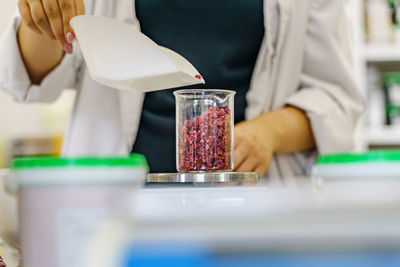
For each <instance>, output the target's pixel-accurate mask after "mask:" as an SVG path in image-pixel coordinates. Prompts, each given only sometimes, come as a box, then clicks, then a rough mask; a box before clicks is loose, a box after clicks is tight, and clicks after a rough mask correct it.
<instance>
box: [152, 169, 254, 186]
mask: <svg viewBox="0 0 400 267" xmlns="http://www.w3.org/2000/svg"><path fill="white" fill-rule="evenodd" d="M260 180H261V176H260V174H259V173H257V172H188V173H150V174H148V175H147V183H156V184H177V185H178V184H197V185H198V184H207V185H208V184H214V183H227V184H231V183H235V184H246V183H257V182H259V181H260Z"/></svg>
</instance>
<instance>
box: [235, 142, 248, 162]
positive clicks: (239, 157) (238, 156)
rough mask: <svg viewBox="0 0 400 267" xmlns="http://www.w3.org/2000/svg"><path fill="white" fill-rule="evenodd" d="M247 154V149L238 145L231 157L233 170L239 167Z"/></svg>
mask: <svg viewBox="0 0 400 267" xmlns="http://www.w3.org/2000/svg"><path fill="white" fill-rule="evenodd" d="M248 154H249V149H248V148H247V147H246V146H245V145H243V143H241V144H239V145H238V147H237V148H235V150H234V155H233V164H234V166H235V168H237V167H239V166H240V165H241V164H242V163H243V162H244V161H245V159H246V158H247V156H248Z"/></svg>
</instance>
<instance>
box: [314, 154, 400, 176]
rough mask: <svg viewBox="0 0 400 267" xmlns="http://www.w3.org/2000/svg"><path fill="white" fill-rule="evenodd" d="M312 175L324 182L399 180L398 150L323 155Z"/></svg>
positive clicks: (399, 160) (399, 161)
mask: <svg viewBox="0 0 400 267" xmlns="http://www.w3.org/2000/svg"><path fill="white" fill-rule="evenodd" d="M312 174H313V177H315V178H317V179H318V178H323V179H325V180H343V179H347V180H349V179H379V180H384V179H400V150H395V149H390V150H389V149H388V150H371V151H369V152H366V153H354V154H352V153H348V154H346V153H343V154H333V155H323V156H320V157H319V158H318V160H317V164H316V165H315V166H314V168H313V172H312Z"/></svg>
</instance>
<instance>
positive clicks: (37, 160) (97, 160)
mask: <svg viewBox="0 0 400 267" xmlns="http://www.w3.org/2000/svg"><path fill="white" fill-rule="evenodd" d="M66 167H144V168H148V165H147V161H146V158H145V156H143V155H141V154H131V155H130V156H129V157H74V158H68V157H27V158H17V159H14V160H13V162H12V165H11V169H13V170H20V169H32V168H66Z"/></svg>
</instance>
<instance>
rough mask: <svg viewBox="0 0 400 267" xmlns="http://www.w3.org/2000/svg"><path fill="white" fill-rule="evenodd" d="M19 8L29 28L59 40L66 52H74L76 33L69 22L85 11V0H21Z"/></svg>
mask: <svg viewBox="0 0 400 267" xmlns="http://www.w3.org/2000/svg"><path fill="white" fill-rule="evenodd" d="M18 8H19V11H20V14H21V17H22V21H23V23H24V24H25V25H26V26H27V27H28V28H29V29H31V30H33V31H35V32H37V33H38V34H42V35H45V36H46V37H48V38H50V39H52V40H57V41H58V43H59V44H60V45H61V47H62V48H63V49H64V50H65V52H67V53H69V54H71V53H72V51H73V48H72V41H73V40H74V38H75V34H74V32H73V30H72V28H71V26H70V24H69V22H70V20H71V19H72V18H73V17H75V16H78V15H83V14H84V13H85V5H84V3H83V0H19V1H18Z"/></svg>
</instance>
